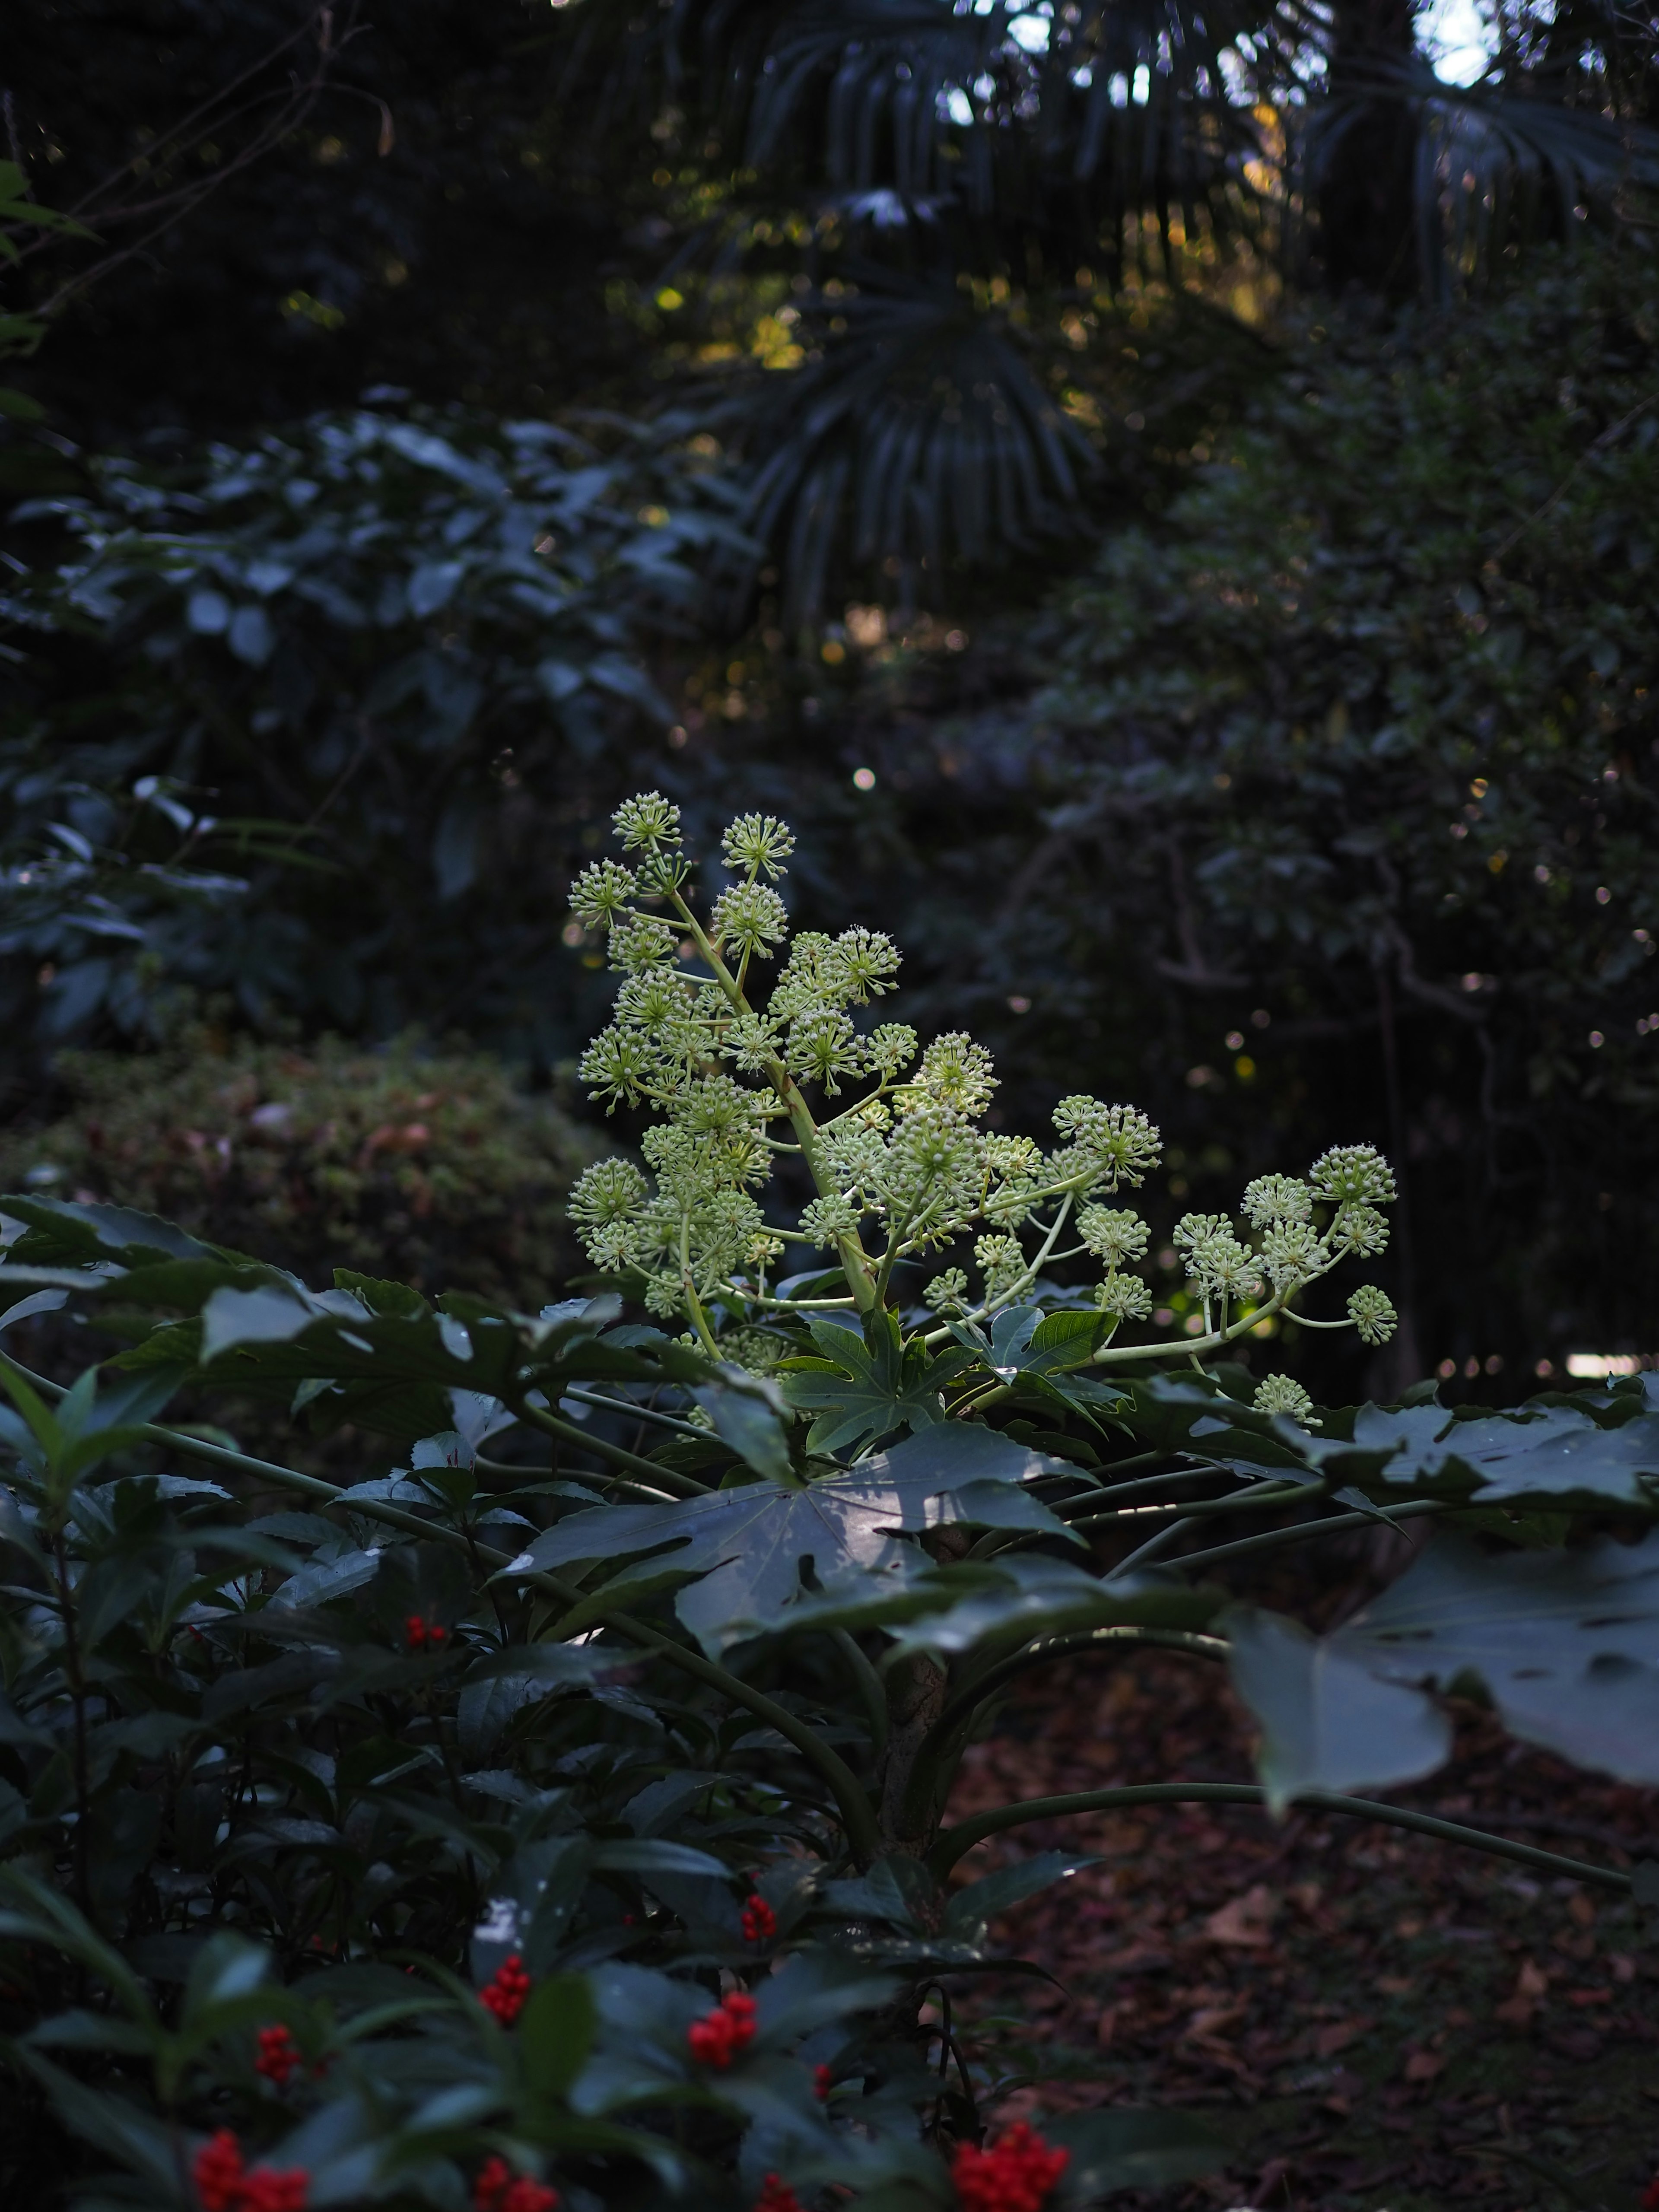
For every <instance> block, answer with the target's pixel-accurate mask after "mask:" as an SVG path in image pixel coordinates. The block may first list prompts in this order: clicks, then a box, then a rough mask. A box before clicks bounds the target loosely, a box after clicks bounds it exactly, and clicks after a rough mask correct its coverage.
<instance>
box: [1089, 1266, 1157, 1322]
mask: <svg viewBox="0 0 1659 2212" xmlns="http://www.w3.org/2000/svg"><path fill="white" fill-rule="evenodd" d="M1095 1304H1097V1306H1098V1307H1099V1308H1100V1310H1101V1311H1102V1313H1105V1314H1112V1315H1114V1316H1115V1317H1116V1318H1117V1319H1118V1320H1119V1321H1145V1320H1146V1317H1147V1316H1148V1315H1149V1314H1150V1313H1151V1312H1152V1292H1151V1291H1150V1290H1148V1289H1147V1287H1146V1284H1145V1283H1143V1282H1142V1281H1141V1279H1140V1278H1139V1275H1120V1274H1118V1273H1116V1272H1115V1271H1114V1272H1113V1273H1111V1274H1109V1275H1108V1276H1107V1277H1106V1279H1105V1280H1104V1281H1103V1282H1099V1283H1097V1284H1096V1285H1095Z"/></svg>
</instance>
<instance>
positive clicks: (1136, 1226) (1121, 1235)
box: [1077, 1206, 1152, 1272]
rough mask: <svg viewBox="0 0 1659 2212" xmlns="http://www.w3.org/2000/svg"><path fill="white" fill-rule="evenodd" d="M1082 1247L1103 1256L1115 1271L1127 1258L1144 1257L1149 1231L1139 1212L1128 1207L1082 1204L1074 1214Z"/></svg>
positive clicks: (1101, 1257) (1098, 1257)
mask: <svg viewBox="0 0 1659 2212" xmlns="http://www.w3.org/2000/svg"><path fill="white" fill-rule="evenodd" d="M1077 1226H1078V1234H1079V1237H1082V1239H1083V1243H1084V1249H1085V1250H1086V1251H1090V1252H1092V1253H1093V1254H1094V1255H1095V1257H1096V1258H1097V1259H1098V1260H1103V1261H1105V1262H1106V1264H1107V1266H1108V1267H1110V1268H1111V1269H1112V1270H1113V1271H1114V1272H1115V1271H1116V1270H1117V1269H1118V1268H1120V1267H1121V1266H1122V1265H1123V1263H1124V1261H1126V1260H1144V1259H1145V1258H1146V1244H1147V1240H1148V1238H1149V1237H1150V1236H1151V1234H1152V1232H1151V1231H1150V1230H1149V1229H1148V1228H1147V1226H1146V1223H1145V1222H1144V1221H1143V1220H1142V1219H1141V1218H1140V1216H1139V1214H1138V1213H1132V1212H1129V1210H1128V1209H1127V1207H1124V1208H1121V1209H1119V1210H1116V1211H1114V1209H1113V1208H1111V1207H1110V1206H1085V1207H1084V1208H1083V1209H1082V1211H1081V1212H1079V1215H1078V1218H1077Z"/></svg>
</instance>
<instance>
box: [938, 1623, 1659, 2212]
mask: <svg viewBox="0 0 1659 2212" xmlns="http://www.w3.org/2000/svg"><path fill="white" fill-rule="evenodd" d="M1454 1710H1455V1712H1456V1716H1457V1722H1458V1727H1457V1749H1456V1753H1455V1759H1454V1760H1453V1762H1452V1763H1451V1764H1450V1765H1449V1766H1447V1767H1445V1768H1444V1769H1443V1770H1442V1771H1441V1772H1440V1773H1438V1774H1437V1775H1436V1776H1435V1777H1433V1778H1431V1780H1430V1781H1429V1782H1426V1783H1424V1784H1418V1785H1416V1786H1415V1787H1413V1788H1412V1789H1410V1790H1395V1791H1391V1792H1389V1793H1388V1794H1389V1796H1390V1798H1391V1800H1392V1802H1397V1803H1400V1804H1402V1805H1405V1804H1408V1805H1412V1806H1413V1807H1416V1808H1419V1809H1420V1810H1423V1811H1429V1812H1433V1813H1436V1814H1441V1815H1443V1816H1445V1817H1447V1818H1449V1819H1451V1820H1457V1821H1460V1822H1463V1823H1466V1824H1468V1825H1471V1826H1478V1827H1487V1828H1491V1829H1493V1830H1496V1831H1497V1832H1499V1833H1502V1834H1504V1835H1507V1836H1510V1837H1512V1838H1516V1840H1519V1841H1522V1842H1525V1843H1528V1844H1534V1845H1536V1846H1539V1847H1541V1848H1542V1849H1545V1850H1551V1851H1556V1852H1562V1853H1565V1854H1569V1855H1571V1856H1574V1857H1581V1858H1584V1859H1587V1860H1591V1861H1594V1862H1595V1863H1598V1864H1600V1865H1602V1866H1608V1867H1618V1868H1622V1869H1629V1868H1630V1867H1631V1866H1632V1864H1634V1863H1636V1862H1637V1861H1638V1860H1639V1859H1641V1858H1643V1857H1650V1856H1651V1857H1659V1793H1656V1792H1653V1791H1647V1790H1637V1789H1633V1788H1630V1787H1626V1786H1624V1785H1621V1784H1616V1783H1613V1782H1609V1781H1607V1780H1605V1779H1602V1778H1598V1777H1595V1776H1593V1775H1589V1774H1586V1773H1583V1772H1581V1771H1577V1770H1576V1769H1574V1768H1572V1767H1570V1766H1568V1765H1565V1763H1563V1762H1562V1761H1560V1760H1559V1759H1555V1758H1553V1757H1551V1756H1550V1755H1548V1754H1547V1753H1543V1752H1541V1751H1536V1750H1534V1749H1531V1748H1529V1747H1527V1746H1525V1745H1521V1744H1517V1743H1516V1742H1514V1741H1512V1740H1510V1738H1508V1737H1506V1736H1505V1735H1504V1734H1503V1733H1502V1732H1501V1731H1500V1730H1499V1729H1498V1728H1497V1726H1496V1725H1495V1724H1494V1723H1493V1722H1492V1720H1491V1719H1490V1717H1487V1716H1486V1714H1484V1713H1482V1712H1480V1711H1477V1710H1476V1709H1475V1708H1474V1707H1472V1706H1470V1707H1465V1706H1457V1705H1455V1706H1454ZM1251 1744H1252V1730H1251V1726H1250V1723H1249V1717H1248V1716H1247V1715H1246V1714H1245V1713H1244V1712H1243V1710H1242V1709H1241V1708H1240V1706H1239V1705H1237V1701H1236V1700H1235V1699H1234V1698H1233V1697H1232V1695H1231V1691H1230V1690H1229V1688H1228V1686H1227V1682H1226V1678H1225V1674H1223V1673H1222V1672H1221V1670H1220V1669H1219V1668H1216V1667H1214V1666H1213V1665H1212V1664H1210V1663H1208V1662H1194V1661H1188V1660H1185V1659H1182V1658H1178V1657H1175V1656H1171V1655H1169V1654H1165V1653H1160V1652H1157V1651H1151V1650H1143V1651H1140V1652H1139V1653H1137V1654H1135V1655H1134V1656H1131V1657H1128V1658H1127V1659H1126V1660H1125V1661H1123V1662H1121V1663H1118V1664H1116V1665H1112V1666H1108V1665H1105V1664H1103V1663H1098V1662H1096V1663H1090V1662H1071V1663H1068V1664H1065V1665H1061V1666H1056V1667H1055V1668H1053V1669H1052V1670H1051V1671H1050V1672H1048V1674H1042V1675H1037V1676H1035V1677H1032V1678H1030V1686H1029V1687H1027V1688H1024V1690H1023V1691H1022V1693H1021V1697H1020V1700H1019V1702H1018V1705H1011V1706H1008V1707H1006V1708H1005V1709H1004V1711H1003V1713H1002V1715H1001V1717H1000V1722H999V1723H998V1725H997V1729H996V1732H995V1733H994V1735H991V1736H989V1737H987V1739H986V1740H985V1741H982V1742H981V1743H979V1744H977V1745H975V1746H974V1747H972V1749H971V1750H970V1752H969V1758H968V1760H967V1762H966V1764H965V1766H964V1768H963V1774H962V1777H961V1779H960V1782H959V1784H958V1786H957V1791H956V1793H955V1795H954V1796H953V1798H952V1802H951V1812H952V1814H953V1816H954V1817H958V1818H959V1817H962V1816H963V1815H965V1814H969V1813H972V1812H978V1811H982V1810H987V1809H989V1808H991V1807H993V1806H994V1805H998V1804H1000V1803H1006V1802H1008V1801H1009V1800H1010V1799H1020V1798H1031V1797H1041V1796H1050V1795H1053V1794H1054V1793H1056V1792H1059V1791H1077V1790H1100V1789H1105V1788H1110V1787H1112V1786H1115V1785H1116V1784H1127V1783H1135V1782H1146V1781H1164V1780H1171V1779H1176V1778H1180V1779H1188V1780H1194V1781H1201V1782H1216V1781H1223V1782H1231V1781H1249V1780H1250V1779H1251V1778H1252V1770H1251V1764H1250V1752H1251ZM1036 1850H1065V1851H1068V1852H1075V1853H1078V1854H1083V1853H1089V1854H1094V1855H1097V1863H1096V1864H1095V1865H1093V1866H1091V1867H1087V1868H1085V1869H1083V1870H1082V1871H1080V1872H1079V1873H1077V1874H1076V1875H1073V1876H1071V1877H1070V1878H1068V1879H1066V1880H1065V1881H1060V1882H1059V1883H1057V1884H1056V1885H1054V1887H1052V1888H1050V1889H1048V1890H1047V1891H1045V1892H1044V1893H1042V1894H1041V1895H1040V1896H1039V1897H1038V1898H1036V1899H1034V1900H1033V1901H1032V1902H1031V1903H1030V1904H1029V1905H1024V1906H1022V1907H1021V1908H1020V1909H1019V1910H1018V1911H1017V1912H1014V1913H1012V1914H1010V1915H1009V1916H1008V1917H1007V1918H1006V1921H1005V1922H1004V1923H1002V1933H1003V1935H1004V1936H1005V1937H1006V1946H1007V1949H1008V1952H1009V1953H1010V1954H1011V1955H1017V1956H1018V1957H1020V1958H1023V1959H1025V1960H1030V1961H1032V1962H1033V1963H1035V1964H1036V1966H1040V1967H1042V1969H1043V1970H1044V1972H1045V1973H1046V1975H1048V1977H1051V1978H1050V1979H1039V1978H1035V1977H1031V1976H1024V1977H1017V1976H1014V1975H1012V1974H1011V1975H1008V1976H1005V1977H1002V1978H999V1979H998V1980H996V1981H994V1982H991V1983H988V1984H984V1985H982V1986H981V1988H980V1989H979V1990H977V1991H976V1992H975V1993H974V1994H973V1995H971V1996H969V1997H968V1998H967V1999H966V2000H965V2002H963V2003H962V2008H963V2012H964V2014H965V2015H966V2017H968V2018H969V2019H971V2020H972V2021H973V2022H974V2023H975V2030H976V2036H975V2040H976V2041H977V2040H979V2039H981V2037H983V2038H988V2041H989V2046H990V2049H991V2051H993V2053H994V2059H995V2062H996V2063H1000V2066H1001V2068H1002V2069H1003V2081H1002V2083H1001V2085H1000V2087H999V2089H998V2090H997V2091H995V2092H994V2095H993V2107H992V2117H993V2124H1002V2123H1006V2121H1008V2120H1012V2119H1013V2118H1030V2119H1032V2120H1033V2121H1038V2122H1040V2119H1041V2116H1042V2114H1043V2113H1045V2112H1059V2111H1062V2110H1067V2109H1075V2108H1078V2107H1082V2106H1096V2105H1099V2104H1101V2103H1103V2102H1104V2103H1109V2104H1115V2105H1116V2104H1122V2105H1134V2106H1182V2107H1187V2108H1190V2109H1195V2110H1200V2111H1202V2112H1204V2113H1205V2114H1206V2116H1207V2117H1208V2118H1210V2119H1211V2120H1212V2123H1213V2124H1215V2125H1216V2127H1217V2128H1218V2131H1219V2132H1221V2133H1222V2134H1223V2135H1224V2136H1225V2138H1226V2139H1227V2140H1228V2141H1229V2142H1231V2144H1232V2145H1233V2146H1234V2147H1235V2148H1234V2153H1233V2156H1232V2158H1231V2162H1230V2164H1229V2166H1228V2167H1227V2168H1226V2170H1225V2173H1223V2174H1221V2175H1219V2176H1218V2177H1217V2178H1216V2179H1214V2180H1213V2181H1212V2182H1206V2183H1205V2184H1202V2185H1190V2186H1188V2187H1184V2188H1182V2189H1178V2190H1175V2191H1165V2192H1162V2193H1159V2194H1157V2195H1147V2196H1145V2197H1136V2198H1127V2197H1126V2198H1124V2199H1121V2200H1118V2201H1121V2203H1124V2205H1125V2206H1126V2212H1127V2207H1128V2206H1129V2205H1131V2204H1135V2205H1138V2206H1141V2207H1146V2208H1151V2207H1154V2206H1156V2207H1157V2208H1158V2212H1215V2208H1218V2207H1226V2208H1232V2207H1242V2206H1259V2207H1262V2208H1270V2212H1280V2208H1289V2209H1290V2212H1385V2209H1386V2212H1440V2208H1443V2207H1461V2206H1464V2205H1468V2206H1469V2207H1471V2208H1479V2212H1532V2208H1534V2207H1540V2208H1543V2207H1552V2206H1561V2207H1565V2206H1568V2205H1571V2204H1572V2203H1577V2204H1579V2205H1582V2206H1584V2207H1586V2208H1588V2207H1591V2206H1595V2205H1598V2204H1599V2205H1602V2206H1604V2207H1606V2208H1607V2212H1637V2208H1638V2205H1639V2204H1640V2203H1641V2199H1642V2196H1643V2193H1644V2189H1645V2188H1646V2186H1647V2185H1648V2184H1649V2183H1650V2181H1652V2179H1654V2177H1655V2175H1656V2174H1659V1943H1656V1942H1655V1941H1652V1940H1650V1928H1649V1921H1650V1915H1648V1914H1645V1913H1644V1912H1642V1911H1639V1910H1638V1907H1637V1906H1635V1905H1633V1904H1632V1902H1631V1901H1630V1900H1629V1899H1627V1898H1625V1897H1621V1896H1620V1895H1619V1894H1618V1893H1616V1892H1613V1891H1611V1890H1608V1889H1606V1888H1600V1887H1592V1886H1590V1885H1589V1884H1586V1883H1583V1882H1579V1881H1574V1880H1572V1879H1571V1878H1568V1877H1558V1876H1553V1875H1549V1874H1547V1873H1540V1872H1538V1871H1536V1870H1528V1869H1525V1868H1523V1867H1521V1866H1517V1865H1515V1864H1512V1863H1505V1862H1504V1861H1502V1860H1499V1859H1494V1858H1491V1857H1486V1856H1484V1855H1481V1854H1479V1853H1477V1852H1475V1851H1473V1850H1468V1849H1464V1848H1461V1847H1457V1846H1454V1845H1450V1844H1443V1843H1439V1842H1437V1841H1431V1840H1430V1839H1429V1838H1425V1837H1421V1836H1417V1835H1412V1834H1407V1833H1402V1832H1400V1831H1399V1830H1395V1829H1389V1828H1387V1827H1383V1826H1373V1825H1366V1824H1364V1823H1362V1822H1360V1821H1358V1820H1353V1819H1344V1818H1340V1817H1338V1816H1334V1815H1330V1814H1315V1813H1312V1812H1297V1811H1295V1810H1292V1811H1291V1814H1289V1815H1288V1816H1287V1817H1286V1818H1285V1820H1283V1821H1282V1822H1277V1823H1276V1822H1274V1821H1273V1820H1271V1819H1269V1817H1268V1816H1267V1814H1266V1813H1265V1812H1262V1811H1258V1810H1255V1809H1254V1808H1249V1807H1231V1806H1212V1805H1201V1804H1198V1805H1188V1806H1159V1807H1155V1808H1150V1809H1139V1810H1135V1811H1133V1812H1112V1813H1106V1814H1092V1815H1084V1816H1080V1817H1070V1818H1067V1819H1065V1820H1055V1821H1053V1822H1049V1823H1047V1824H1045V1825H1042V1826H1032V1827H1029V1828H1022V1829H1021V1830H1019V1831H1018V1840H1017V1841H1013V1840H1009V1841H1006V1842H1003V1841H1001V1840H999V1841H998V1842H996V1843H993V1844H985V1845H981V1847H980V1848H979V1850H977V1851H975V1853H974V1854H973V1855H972V1857H971V1858H970V1860H969V1861H968V1862H966V1863H965V1866H966V1867H971V1868H976V1869H980V1870H986V1869H988V1868H989V1867H990V1866H992V1865H994V1864H997V1863H1006V1861H1007V1860H1008V1859H1010V1858H1012V1857H1018V1856H1024V1854H1026V1853H1028V1852H1031V1851H1036ZM1651 1933H1652V1936H1654V1937H1659V1924H1656V1925H1655V1926H1654V1928H1653V1929H1652V1931H1651ZM959 2002H962V2001H961V2000H959ZM1022 2076H1024V2077H1026V2079H1027V2081H1029V2079H1030V2077H1032V2076H1039V2077H1041V2086H1037V2087H1031V2086H1020V2082H1021V2077H1022Z"/></svg>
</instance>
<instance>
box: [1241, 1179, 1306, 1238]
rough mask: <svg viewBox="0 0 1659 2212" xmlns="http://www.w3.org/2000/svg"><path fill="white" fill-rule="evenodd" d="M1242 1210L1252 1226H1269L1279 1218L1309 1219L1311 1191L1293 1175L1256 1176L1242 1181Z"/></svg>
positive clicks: (1263, 1227) (1275, 1223)
mask: <svg viewBox="0 0 1659 2212" xmlns="http://www.w3.org/2000/svg"><path fill="white" fill-rule="evenodd" d="M1243 1212H1244V1218H1245V1219H1246V1220H1247V1221H1248V1222H1249V1224H1250V1226H1251V1227H1252V1228H1253V1229H1273V1228H1276V1227H1277V1226H1278V1225H1279V1223H1280V1222H1282V1221H1310V1220H1311V1219H1312V1218H1313V1193H1312V1191H1310V1189H1309V1188H1308V1186H1307V1184H1306V1183H1305V1182H1303V1181H1302V1180H1301V1179H1300V1177H1299V1176H1287V1175H1265V1176H1257V1177H1256V1179H1255V1182H1252V1183H1247V1184H1246V1185H1245V1188H1244V1207H1243Z"/></svg>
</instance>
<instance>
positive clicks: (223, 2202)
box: [191, 2128, 242, 2212]
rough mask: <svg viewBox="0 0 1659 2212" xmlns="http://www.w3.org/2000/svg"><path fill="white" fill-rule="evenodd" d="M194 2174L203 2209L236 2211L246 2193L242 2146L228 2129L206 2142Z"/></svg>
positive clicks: (214, 2211) (223, 2211) (204, 2210)
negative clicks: (242, 2194) (243, 2181)
mask: <svg viewBox="0 0 1659 2212" xmlns="http://www.w3.org/2000/svg"><path fill="white" fill-rule="evenodd" d="M191 2175H192V2179H194V2181H195V2183H196V2194H197V2197H199V2198H200V2199H201V2204H202V2212H234V2207H235V2205H236V2204H237V2203H238V2202H239V2200H240V2197H241V2193H242V2148H241V2145H240V2143H239V2142H237V2140H236V2138H235V2136H234V2135H233V2134H232V2133H231V2131H230V2130H229V2129H228V2128H221V2129H220V2130H219V2132H218V2134H217V2135H216V2136H209V2138H208V2140H207V2141H206V2142H204V2144H203V2145H202V2148H200V2150H198V2151H197V2154H196V2163H195V2166H194V2167H193V2168H192V2169H191Z"/></svg>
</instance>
